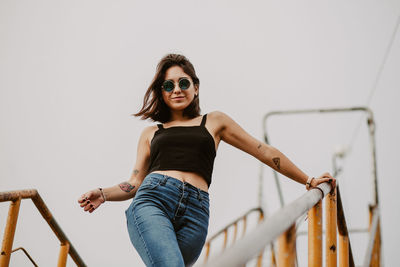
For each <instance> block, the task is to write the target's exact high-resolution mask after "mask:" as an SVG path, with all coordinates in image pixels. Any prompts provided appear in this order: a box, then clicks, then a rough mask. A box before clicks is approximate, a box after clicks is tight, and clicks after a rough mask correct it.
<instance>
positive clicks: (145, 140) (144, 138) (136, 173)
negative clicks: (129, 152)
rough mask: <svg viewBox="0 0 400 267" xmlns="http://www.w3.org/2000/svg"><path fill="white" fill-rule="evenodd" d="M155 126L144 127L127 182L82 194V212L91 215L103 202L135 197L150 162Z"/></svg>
mask: <svg viewBox="0 0 400 267" xmlns="http://www.w3.org/2000/svg"><path fill="white" fill-rule="evenodd" d="M155 128H157V127H156V126H149V127H146V128H145V129H144V130H143V132H142V134H141V136H140V138H139V143H138V147H137V157H136V163H135V166H134V169H133V172H132V175H131V177H130V179H129V180H128V181H124V182H121V183H120V184H118V185H114V186H112V187H108V188H103V189H99V188H97V189H94V190H91V191H89V192H86V193H85V194H83V195H82V196H81V197H80V198H79V199H78V202H79V203H80V206H81V207H82V208H83V209H84V211H89V212H90V213H92V212H93V211H94V210H95V209H97V208H98V207H99V206H100V205H101V204H102V203H104V202H105V201H122V200H127V199H130V198H132V197H134V196H135V194H136V191H137V190H138V188H139V186H140V185H141V183H142V182H143V179H144V178H145V177H146V175H147V172H148V168H149V161H150V140H151V137H152V136H153V135H154V132H155Z"/></svg>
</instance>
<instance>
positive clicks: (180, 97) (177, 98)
mask: <svg viewBox="0 0 400 267" xmlns="http://www.w3.org/2000/svg"><path fill="white" fill-rule="evenodd" d="M172 99H173V100H181V99H184V97H183V96H178V97H174V98H172Z"/></svg>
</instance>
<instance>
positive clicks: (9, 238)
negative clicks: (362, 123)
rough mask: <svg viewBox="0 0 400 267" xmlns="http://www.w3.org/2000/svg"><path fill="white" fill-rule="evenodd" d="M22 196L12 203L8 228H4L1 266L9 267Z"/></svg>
mask: <svg viewBox="0 0 400 267" xmlns="http://www.w3.org/2000/svg"><path fill="white" fill-rule="evenodd" d="M20 205H21V198H17V199H15V200H13V201H11V203H10V208H9V209H8V217H7V224H6V228H5V229H4V237H3V244H2V248H1V255H0V266H2V267H8V265H9V264H10V256H11V250H12V246H13V242H14V235H15V229H16V227H17V221H18V213H19V207H20Z"/></svg>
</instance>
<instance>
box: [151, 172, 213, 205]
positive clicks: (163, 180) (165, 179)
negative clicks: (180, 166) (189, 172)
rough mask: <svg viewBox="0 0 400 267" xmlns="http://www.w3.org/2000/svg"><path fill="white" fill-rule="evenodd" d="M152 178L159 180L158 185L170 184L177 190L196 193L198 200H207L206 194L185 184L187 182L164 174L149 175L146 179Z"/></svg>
mask: <svg viewBox="0 0 400 267" xmlns="http://www.w3.org/2000/svg"><path fill="white" fill-rule="evenodd" d="M149 176H150V177H152V178H156V179H159V180H160V184H163V185H165V184H170V185H173V186H175V187H176V188H178V189H184V190H192V191H195V192H197V193H198V197H199V198H202V197H204V198H207V199H208V197H209V195H208V192H206V191H204V190H201V189H200V188H198V187H195V186H194V185H192V184H190V183H187V182H182V181H181V180H179V179H177V178H174V177H172V176H168V175H165V174H160V173H150V174H148V175H147V176H146V177H149Z"/></svg>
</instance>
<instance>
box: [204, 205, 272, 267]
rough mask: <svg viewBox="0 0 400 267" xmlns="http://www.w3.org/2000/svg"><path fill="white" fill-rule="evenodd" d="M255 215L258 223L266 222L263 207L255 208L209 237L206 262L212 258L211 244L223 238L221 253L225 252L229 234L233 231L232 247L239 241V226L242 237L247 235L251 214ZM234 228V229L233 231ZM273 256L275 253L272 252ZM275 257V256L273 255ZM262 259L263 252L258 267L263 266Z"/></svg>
mask: <svg viewBox="0 0 400 267" xmlns="http://www.w3.org/2000/svg"><path fill="white" fill-rule="evenodd" d="M253 213H258V223H260V222H262V221H263V220H264V212H263V210H262V208H261V207H257V208H253V209H250V210H249V211H247V212H246V213H245V214H243V215H242V216H240V217H238V218H237V219H235V220H234V221H233V222H231V223H229V224H228V225H226V226H225V227H224V228H222V229H221V230H219V231H218V232H216V233H215V234H214V235H212V236H211V237H209V238H208V239H207V241H206V244H205V245H204V249H205V257H204V262H207V261H208V259H209V256H210V249H211V247H212V246H211V243H212V242H213V241H215V240H216V239H218V238H219V237H221V236H223V240H224V241H223V244H222V248H221V251H224V250H225V249H226V248H227V247H228V242H229V241H228V235H229V233H232V230H233V237H232V238H231V241H230V245H233V244H234V243H235V242H236V241H237V240H238V231H239V229H238V228H239V224H241V225H242V232H241V237H243V236H244V235H245V234H246V230H247V220H248V217H249V215H250V214H253ZM232 228H233V229H232ZM272 254H273V252H272ZM273 257H274V255H273ZM262 259H263V252H260V254H259V256H258V259H257V266H262Z"/></svg>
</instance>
